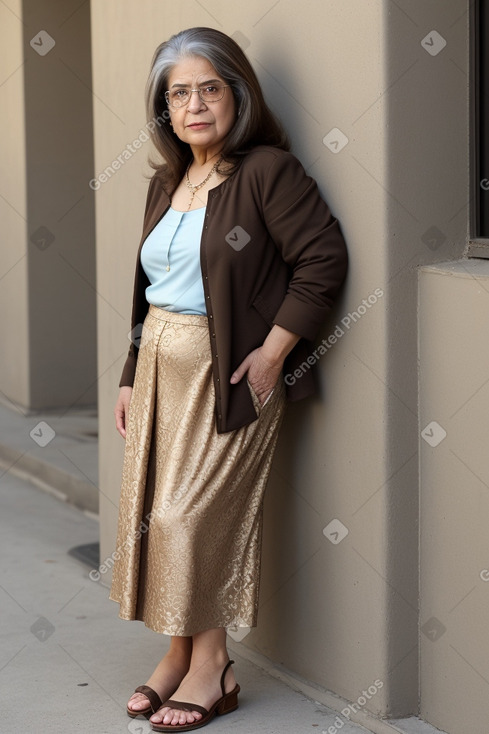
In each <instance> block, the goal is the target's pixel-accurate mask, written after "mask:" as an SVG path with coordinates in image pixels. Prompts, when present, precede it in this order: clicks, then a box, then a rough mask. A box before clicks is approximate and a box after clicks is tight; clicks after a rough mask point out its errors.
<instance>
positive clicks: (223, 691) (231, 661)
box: [221, 660, 234, 696]
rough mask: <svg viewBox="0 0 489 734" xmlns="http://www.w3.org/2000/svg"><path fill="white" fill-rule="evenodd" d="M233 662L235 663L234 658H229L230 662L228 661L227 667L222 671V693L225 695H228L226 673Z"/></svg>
mask: <svg viewBox="0 0 489 734" xmlns="http://www.w3.org/2000/svg"><path fill="white" fill-rule="evenodd" d="M233 663H234V660H228V662H227V663H226V667H225V668H224V670H223V671H222V675H221V691H222V695H223V696H225V695H226V691H225V690H224V678H225V676H226V673H227V671H228V668H230V667H231V665H233Z"/></svg>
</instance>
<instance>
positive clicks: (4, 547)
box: [0, 403, 443, 734]
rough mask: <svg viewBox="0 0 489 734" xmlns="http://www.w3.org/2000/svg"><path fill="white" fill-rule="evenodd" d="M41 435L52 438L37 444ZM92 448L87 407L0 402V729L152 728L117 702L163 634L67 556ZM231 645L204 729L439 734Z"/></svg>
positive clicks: (85, 518) (86, 523) (81, 534)
mask: <svg viewBox="0 0 489 734" xmlns="http://www.w3.org/2000/svg"><path fill="white" fill-rule="evenodd" d="M50 431H54V432H55V437H56V440H51V441H49V442H48V443H45V442H46V440H47V439H48V438H49V437H50V436H51V437H52V434H51V433H50ZM43 443H44V444H45V445H44V446H42V445H41V444H43ZM97 452H98V441H97V415H96V412H95V411H94V410H89V409H87V410H81V411H80V410H77V411H76V412H75V411H73V410H72V411H69V412H67V413H66V414H65V415H64V416H60V415H57V416H56V415H54V414H43V415H39V414H36V415H26V414H25V413H23V412H22V411H21V410H19V409H18V407H16V406H13V405H11V404H10V405H9V404H7V403H4V404H0V505H1V508H2V511H1V513H0V543H1V557H2V565H1V571H0V575H1V581H0V619H1V622H0V640H1V646H0V691H1V697H2V704H1V705H2V709H1V710H2V715H1V718H0V732H13V731H19V732H20V731H22V732H23V734H30V733H31V732H32V734H61V733H63V734H65V733H66V732H73V731H76V732H82V734H93V733H96V734H113V733H114V734H115V732H117V733H118V734H120V733H121V732H132V733H133V734H147V733H148V732H150V731H151V728H150V725H149V723H148V722H147V720H146V719H144V718H142V717H138V718H137V719H129V717H127V715H126V702H127V700H128V698H129V697H130V695H131V693H132V692H133V690H134V688H135V687H136V686H138V685H141V684H142V683H144V682H145V681H146V680H147V679H148V677H149V675H150V674H151V672H152V671H153V669H154V667H155V666H156V664H157V663H158V661H159V660H160V659H161V657H162V656H163V654H164V653H165V651H166V649H167V648H168V643H169V638H168V637H166V636H165V635H158V636H156V634H155V633H154V632H153V631H152V630H150V629H148V628H147V627H145V626H144V624H143V623H142V622H127V621H124V620H121V619H119V617H118V616H117V615H118V605H117V604H116V603H115V602H112V601H110V600H109V598H108V589H107V587H106V586H103V585H102V584H101V583H99V582H95V581H92V580H91V579H90V577H89V573H90V570H91V568H93V564H90V563H87V562H84V561H82V560H80V558H79V557H76V556H75V555H73V549H74V548H75V549H77V548H79V547H80V546H86V545H88V546H92V544H96V543H97V542H98V539H99V525H98V517H97V514H96V509H97V499H98V492H97ZM229 649H230V653H231V654H232V657H233V659H234V660H235V661H236V665H235V666H234V668H235V672H236V677H237V679H238V682H239V684H240V686H241V693H240V705H239V708H238V709H237V710H236V711H234V712H232V713H230V714H228V715H226V716H223V717H217V718H216V719H215V720H214V721H213V722H212V723H211V724H210V726H211V727H212V729H209V731H211V730H212V731H213V732H215V734H219V732H222V733H223V734H224V732H226V733H227V732H229V731H232V732H236V734H251V733H254V732H258V731H259V732H261V734H279V733H280V734H302V733H304V734H306V733H308V732H314V731H315V732H320V733H321V734H336V733H337V732H339V731H341V733H342V734H366V733H367V732H375V734H393V733H395V732H397V733H399V732H401V733H402V734H440V730H438V729H435V728H434V727H432V726H430V725H428V724H426V723H425V722H423V721H421V720H420V719H418V718H417V717H414V716H412V717H409V718H406V719H391V720H378V719H375V718H374V717H372V716H370V715H369V714H368V713H367V712H365V711H363V712H359V713H358V714H357V715H356V718H357V721H353V720H351V721H349V720H348V719H347V718H345V716H343V715H341V713H340V711H341V709H342V708H344V707H346V706H347V705H348V702H347V701H344V700H343V699H341V698H339V697H338V696H336V695H335V694H334V693H332V692H328V691H324V690H322V689H319V688H316V687H315V686H313V685H312V684H308V683H307V682H304V681H300V680H298V679H295V678H294V677H293V675H292V673H291V672H290V671H286V670H284V669H282V668H281V667H280V666H275V665H273V664H272V663H271V662H270V661H268V660H266V659H265V658H262V657H261V656H259V655H257V654H256V653H254V652H252V651H250V650H249V649H248V648H246V646H245V645H241V644H240V643H239V642H236V641H234V640H231V639H230V641H229ZM352 719H353V717H352ZM442 734H443V733H442Z"/></svg>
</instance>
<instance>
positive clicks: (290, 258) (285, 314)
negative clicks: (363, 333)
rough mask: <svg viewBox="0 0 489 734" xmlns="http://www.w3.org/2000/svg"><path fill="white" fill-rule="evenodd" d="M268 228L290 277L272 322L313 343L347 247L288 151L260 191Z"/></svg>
mask: <svg viewBox="0 0 489 734" xmlns="http://www.w3.org/2000/svg"><path fill="white" fill-rule="evenodd" d="M263 213H264V219H265V224H266V227H267V229H268V231H269V233H270V236H271V237H272V239H273V241H274V243H275V245H276V246H277V247H278V249H279V250H280V253H281V255H282V257H283V259H284V260H285V262H286V263H287V264H288V265H289V267H290V268H291V278H290V281H289V286H288V289H287V293H286V295H285V298H284V300H283V302H282V304H281V306H280V308H279V309H278V312H277V313H276V315H275V318H274V321H273V323H275V324H278V325H279V326H282V327H284V328H285V329H288V330H289V331H292V332H293V333H294V334H298V335H299V336H301V337H304V338H305V339H309V340H314V339H315V338H316V336H317V333H318V331H319V328H320V327H321V325H322V324H323V323H324V320H325V318H326V316H327V314H328V312H329V310H330V309H331V307H332V305H333V302H334V300H335V298H336V296H337V294H338V291H339V289H340V287H341V285H342V283H343V281H344V279H345V276H346V272H347V267H348V254H347V249H346V243H345V240H344V237H343V234H342V232H341V228H340V225H339V222H338V221H337V219H335V217H334V216H333V215H332V213H331V211H330V209H329V207H328V205H327V203H326V202H325V201H324V199H322V197H321V195H320V193H319V190H318V186H317V183H316V181H315V180H314V179H313V178H311V177H310V176H308V175H307V174H306V172H305V170H304V168H303V166H302V164H301V163H300V162H299V161H298V160H297V158H296V157H295V156H294V155H292V154H291V153H283V154H281V155H277V156H276V158H275V161H274V162H273V163H272V165H271V166H269V168H268V173H267V175H266V179H265V183H264V192H263Z"/></svg>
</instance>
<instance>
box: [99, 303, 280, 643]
mask: <svg viewBox="0 0 489 734" xmlns="http://www.w3.org/2000/svg"><path fill="white" fill-rule="evenodd" d="M208 328H209V327H208V319H207V316H193V315H187V314H180V313H173V312H169V311H165V310H164V309H161V308H158V307H156V306H153V305H152V304H150V306H149V311H148V314H147V316H146V318H145V321H144V325H143V331H142V335H141V343H140V347H139V354H138V360H137V367H136V374H135V379H134V385H133V392H132V397H131V403H130V407H129V415H128V419H127V421H126V439H125V450H124V464H123V471H122V487H121V497H120V504H119V521H118V531H117V545H116V549H115V552H114V553H113V555H112V558H113V559H114V567H113V577H112V585H111V589H110V595H109V598H110V599H112V600H113V601H117V602H119V603H120V609H119V617H121V618H122V619H138V620H141V621H143V622H144V623H145V624H146V626H148V627H150V628H151V629H153V630H155V631H156V632H162V633H165V634H169V635H182V636H189V635H193V634H195V633H197V632H201V631H203V630H206V629H211V628H215V627H231V626H237V627H254V626H256V622H257V615H258V591H259V577H260V557H261V536H262V523H263V519H262V515H263V497H264V492H265V487H266V483H267V479H268V475H269V473H270V466H271V462H272V457H273V452H274V449H275V445H276V442H277V437H278V431H279V427H280V423H281V420H282V417H283V413H284V410H285V404H286V398H285V389H284V384H283V380H279V383H278V384H277V386H276V388H275V389H274V391H273V393H272V395H271V397H270V399H269V400H268V402H267V403H266V404H265V405H264V406H263V407H262V408H260V405H259V403H258V401H257V398H256V395H254V393H253V392H252V397H253V400H254V403H255V408H256V410H257V413H258V414H259V417H258V419H257V420H256V421H253V423H250V424H249V425H247V426H244V427H243V428H239V429H238V430H235V431H230V432H228V433H222V434H218V433H217V431H216V426H215V413H214V405H215V395H214V383H213V379H212V362H211V352H210V341H209V331H208ZM243 379H246V378H243Z"/></svg>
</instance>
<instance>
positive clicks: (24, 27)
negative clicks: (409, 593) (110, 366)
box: [0, 0, 97, 410]
mask: <svg viewBox="0 0 489 734" xmlns="http://www.w3.org/2000/svg"><path fill="white" fill-rule="evenodd" d="M71 10H72V11H73V8H72V9H71ZM67 11H68V8H66V7H63V6H62V4H60V3H58V2H56V1H55V0H43V1H42V2H39V1H36V2H34V0H24V2H23V3H16V2H14V3H12V4H11V6H10V7H9V8H7V6H6V5H5V4H3V5H2V7H1V9H0V12H1V15H2V17H1V19H0V20H1V23H0V27H1V32H2V36H3V37H4V38H3V40H4V46H3V49H4V52H5V49H6V50H7V53H6V54H5V53H4V54H2V57H3V58H6V59H7V68H2V74H3V78H2V85H1V86H0V95H1V102H2V109H3V111H4V112H3V114H2V122H1V123H0V124H1V125H2V128H3V129H2V135H1V137H0V140H1V142H0V145H1V157H2V162H3V164H4V169H5V175H4V176H3V177H2V184H1V185H2V187H4V191H5V194H3V196H2V199H1V203H0V207H1V221H2V240H3V242H2V250H1V255H0V269H1V276H2V280H1V289H0V294H1V295H0V307H1V309H2V314H4V315H5V314H8V319H7V318H3V319H2V320H1V322H0V339H1V343H2V344H3V345H4V348H3V349H2V350H0V351H1V357H0V360H1V362H0V365H1V368H2V392H3V393H4V396H5V399H7V400H10V401H13V402H14V403H19V404H20V406H21V408H22V409H27V410H36V409H52V408H65V407H67V406H73V405H94V404H95V402H96V399H97V390H96V377H97V375H96V350H95V349H94V337H95V331H96V317H95V310H96V292H95V241H94V197H93V192H92V190H91V189H90V188H89V186H88V181H89V179H90V175H91V171H92V169H93V145H92V136H93V129H92V96H91V93H90V78H91V65H90V64H91V59H90V13H89V6H88V5H87V6H86V7H84V8H82V9H78V12H77V13H76V17H72V15H73V13H72V12H71V13H69V12H67ZM19 19H21V22H19ZM45 34H48V35H49V37H51V38H49V37H48V35H45ZM32 39H36V43H37V44H38V48H39V49H41V47H42V48H44V49H47V48H48V45H47V44H48V42H49V43H52V42H53V41H54V45H53V47H52V48H51V49H50V50H49V51H48V53H46V54H43V55H41V54H39V53H37V51H36V50H35V49H34V48H33V47H32V46H31V40H32ZM39 39H40V40H39ZM12 355H15V358H12Z"/></svg>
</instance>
